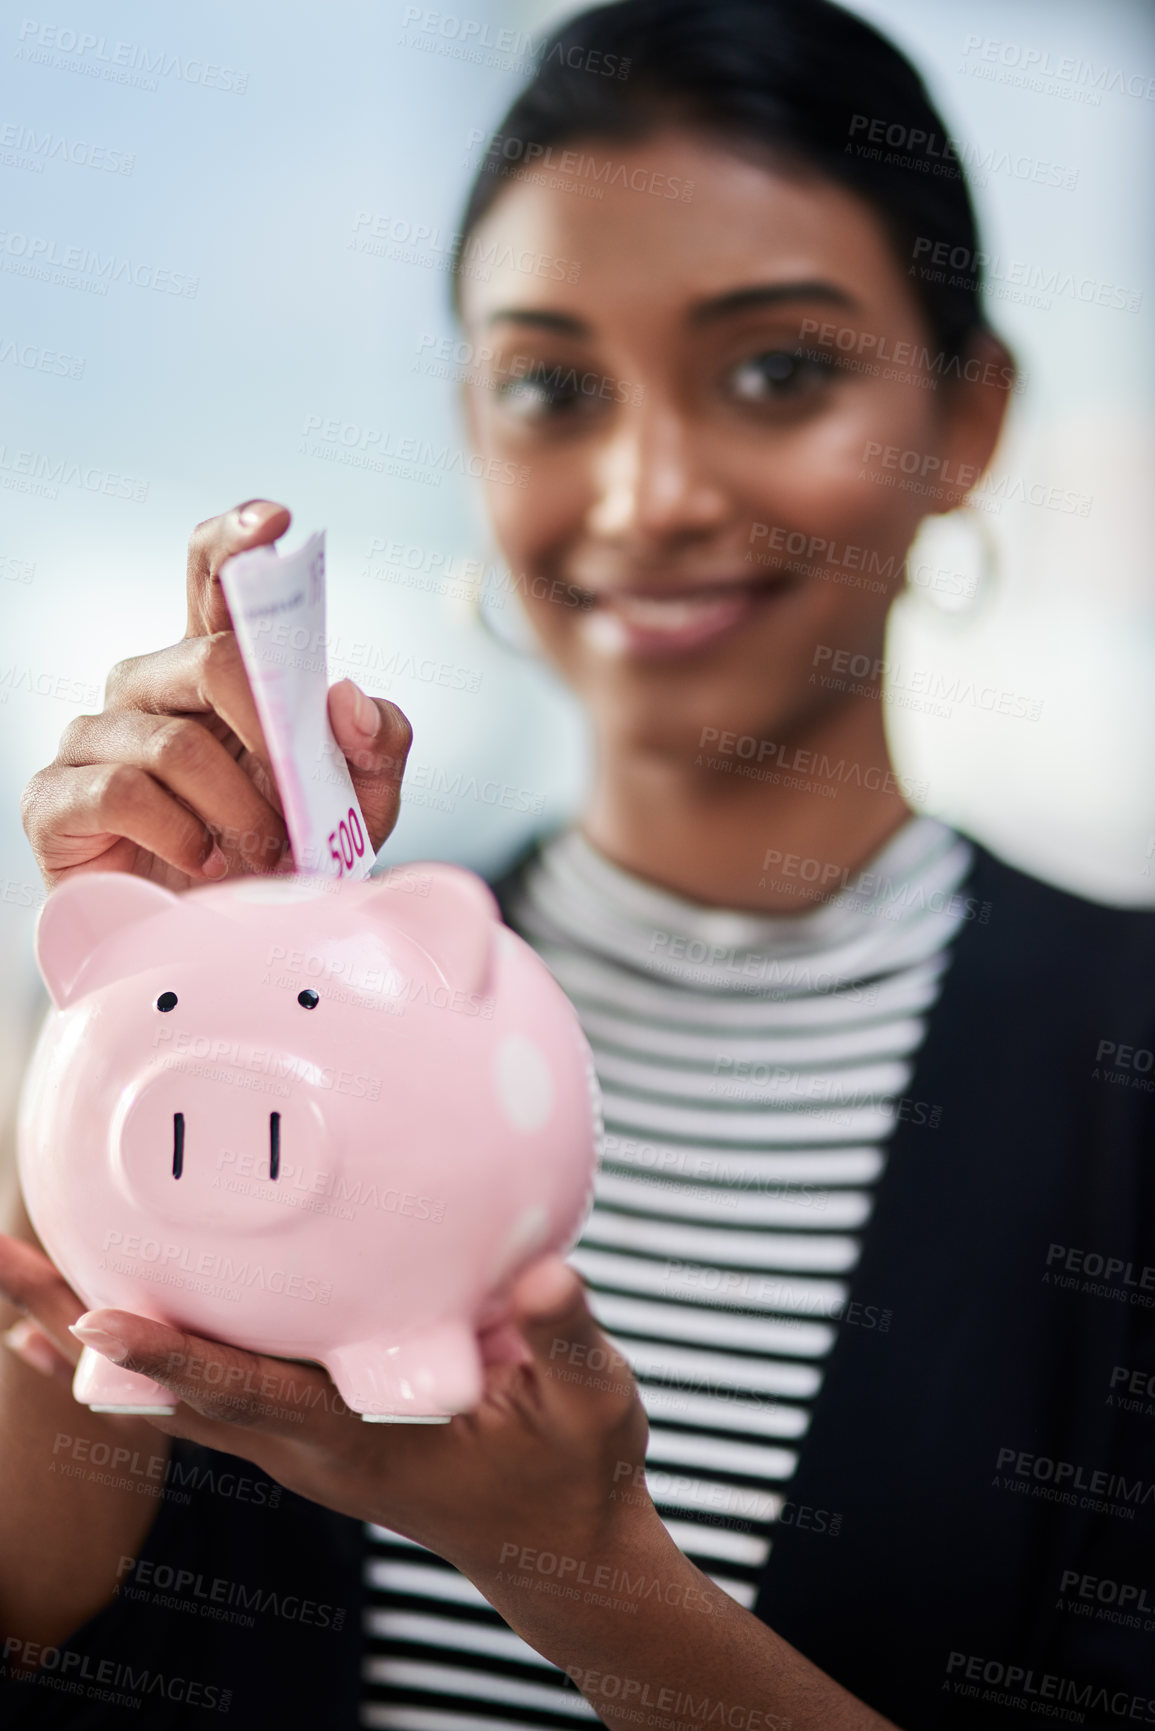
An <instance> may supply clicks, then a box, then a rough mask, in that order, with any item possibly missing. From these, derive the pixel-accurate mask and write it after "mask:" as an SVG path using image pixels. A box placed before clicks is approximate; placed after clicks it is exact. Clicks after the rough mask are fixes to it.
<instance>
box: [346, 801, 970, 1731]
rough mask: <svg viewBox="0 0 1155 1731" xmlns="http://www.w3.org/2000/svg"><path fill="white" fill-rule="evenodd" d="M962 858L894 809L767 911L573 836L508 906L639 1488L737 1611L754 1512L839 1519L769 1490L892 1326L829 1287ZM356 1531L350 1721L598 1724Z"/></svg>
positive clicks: (801, 1519)
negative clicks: (582, 1038) (628, 865)
mask: <svg viewBox="0 0 1155 1731" xmlns="http://www.w3.org/2000/svg"><path fill="white" fill-rule="evenodd" d="M970 857H971V849H970V847H969V845H968V844H967V842H966V841H965V840H963V839H962V838H961V837H959V836H958V835H957V834H955V832H954V831H952V830H950V829H948V828H947V827H946V826H945V825H943V824H942V823H940V822H938V821H937V820H936V819H934V818H931V817H926V816H917V817H913V818H911V819H909V820H908V821H907V822H906V823H905V824H904V826H903V827H902V828H901V829H900V830H899V831H898V832H897V833H896V835H895V836H894V837H892V839H891V840H890V842H889V843H888V844H887V845H886V847H885V848H883V850H882V851H881V852H880V853H879V854H878V855H877V856H876V857H875V859H874V860H873V861H871V863H870V865H869V866H868V867H866V868H864V869H863V870H862V871H861V872H859V873H856V874H854V875H853V877H852V878H850V879H849V880H848V881H847V882H846V883H845V884H844V886H843V887H842V888H841V889H840V891H839V893H838V894H836V895H835V896H834V897H833V898H831V899H830V900H828V901H825V902H823V903H822V904H821V905H818V906H814V905H809V906H807V904H806V903H801V904H800V905H801V907H802V908H803V909H805V911H800V912H798V913H797V914H772V915H764V914H752V913H736V912H729V911H726V910H724V909H717V908H707V907H702V906H700V905H698V904H695V903H692V902H689V901H686V900H684V899H683V898H682V897H680V896H675V895H672V894H670V893H669V892H667V891H665V890H661V889H658V888H656V887H655V886H654V885H653V884H649V883H646V882H644V881H642V880H640V879H638V878H636V877H633V876H632V875H631V874H629V873H627V872H625V871H623V870H621V869H620V868H619V867H617V866H615V865H614V864H612V863H611V862H610V861H609V860H607V859H605V858H604V857H603V856H602V855H600V854H598V853H597V852H596V851H595V850H594V849H593V848H592V847H591V846H590V844H589V843H588V842H587V841H586V840H585V839H584V837H582V836H581V835H580V833H578V832H577V831H576V830H570V831H566V832H564V833H563V834H561V835H559V836H557V837H555V838H554V839H553V840H552V841H549V842H547V843H546V844H545V846H544V847H543V848H542V849H541V850H540V851H539V852H538V853H537V854H535V855H533V856H531V858H530V860H529V862H528V863H527V865H526V866H525V868H524V869H523V870H522V872H521V873H520V874H519V876H518V878H517V880H516V882H515V884H514V887H513V893H512V896H511V898H510V899H509V903H508V917H509V921H510V924H511V925H512V926H513V927H514V929H515V930H517V931H519V932H520V933H521V935H522V936H523V937H524V938H525V939H526V940H527V941H528V942H529V943H530V944H532V946H533V947H534V949H535V950H536V951H537V952H538V954H539V955H540V956H541V957H542V958H543V960H544V961H545V962H546V963H547V965H548V966H549V968H550V969H551V971H552V972H553V973H554V975H555V977H556V978H557V980H558V981H559V982H560V984H561V985H562V986H563V987H564V989H565V991H566V992H567V994H568V995H569V997H570V999H571V1000H572V1002H573V1003H574V1005H575V1007H576V1009H577V1011H578V1014H579V1016H580V1018H581V1021H582V1025H583V1027H584V1029H585V1032H586V1035H587V1038H588V1039H589V1042H590V1045H591V1047H592V1049H593V1053H594V1059H595V1062H596V1065H597V1071H598V1076H599V1079H600V1081H601V1086H602V1091H603V1095H604V1104H605V1120H606V1146H605V1156H604V1159H603V1162H602V1167H601V1171H600V1174H599V1177H598V1182H597V1187H596V1196H595V1203H594V1207H593V1210H592V1212H591V1215H590V1218H589V1221H588V1222H587V1225H586V1228H585V1231H584V1232H583V1234H582V1236H581V1239H580V1241H579V1244H578V1247H577V1249H576V1250H575V1252H574V1255H573V1261H574V1263H575V1264H576V1266H577V1268H578V1269H579V1271H580V1272H581V1274H582V1275H583V1277H584V1278H585V1280H586V1282H587V1285H588V1287H589V1289H590V1298H591V1304H592V1308H593V1310H594V1312H595V1314H596V1316H597V1318H598V1320H599V1322H600V1323H601V1325H602V1327H603V1328H604V1329H605V1330H606V1332H607V1333H608V1334H609V1335H611V1337H612V1338H613V1340H614V1343H615V1345H616V1346H617V1347H618V1348H620V1350H621V1351H622V1352H623V1353H624V1354H625V1356H626V1357H627V1358H628V1359H629V1361H630V1363H631V1364H632V1366H633V1369H634V1372H635V1374H636V1376H637V1379H638V1383H639V1387H640V1390H641V1395H642V1399H643V1401H644V1404H645V1406H646V1409H647V1413H648V1416H649V1420H650V1441H649V1448H648V1453H647V1463H646V1475H647V1485H648V1488H649V1491H650V1494H651V1495H652V1496H653V1499H654V1502H655V1503H656V1505H657V1507H658V1510H659V1512H660V1514H661V1516H662V1518H663V1520H664V1522H665V1524H666V1526H667V1528H668V1529H669V1531H670V1533H671V1535H672V1536H673V1538H674V1540H675V1542H676V1543H677V1544H678V1545H679V1547H680V1548H681V1549H682V1550H683V1551H684V1552H685V1553H686V1554H687V1555H688V1556H689V1557H691V1558H692V1559H693V1560H694V1562H695V1563H696V1564H697V1565H698V1566H699V1568H701V1569H702V1570H703V1571H704V1572H705V1573H706V1574H707V1575H708V1576H710V1577H711V1579H712V1580H713V1581H714V1582H715V1583H716V1585H717V1586H718V1587H719V1588H720V1589H722V1590H724V1591H725V1592H727V1593H729V1594H731V1595H732V1596H733V1598H735V1599H736V1600H737V1601H738V1603H739V1604H741V1605H745V1606H750V1605H752V1604H753V1602H754V1599H755V1597H756V1593H757V1581H758V1576H759V1572H760V1570H761V1569H762V1566H763V1565H764V1563H765V1561H766V1558H767V1556H768V1555H769V1551H770V1546H771V1544H772V1542H773V1531H774V1525H775V1522H776V1521H777V1522H783V1521H794V1522H796V1523H797V1524H799V1525H802V1524H805V1525H807V1526H809V1527H810V1528H811V1530H813V1531H814V1534H815V1542H816V1543H821V1542H825V1539H826V1537H829V1536H834V1535H836V1533H837V1530H838V1521H839V1516H838V1511H837V1510H825V1509H812V1508H799V1507H796V1506H795V1505H794V1504H793V1503H792V1502H791V1500H790V1480H791V1478H792V1476H793V1474H794V1472H795V1469H796V1467H797V1463H798V1459H799V1451H800V1450H801V1449H802V1448H803V1447H804V1446H805V1439H806V1431H807V1427H808V1424H809V1420H810V1409H811V1405H812V1403H813V1401H814V1398H815V1396H816V1395H817V1393H818V1390H819V1389H820V1387H821V1384H822V1378H823V1367H824V1363H825V1361H826V1359H827V1357H828V1355H829V1353H830V1351H831V1347H832V1346H833V1343H834V1340H835V1338H836V1333H837V1331H838V1330H839V1329H840V1328H847V1327H860V1328H875V1329H878V1330H880V1331H885V1330H886V1329H887V1327H888V1325H889V1320H890V1318H889V1312H888V1310H887V1308H886V1295H885V1293H877V1294H875V1293H868V1294H864V1295H863V1297H862V1299H861V1300H856V1301H855V1303H854V1304H853V1305H850V1304H849V1302H848V1290H849V1279H850V1276H851V1274H852V1272H853V1270H854V1267H855V1264H856V1263H857V1261H858V1257H859V1253H860V1249H861V1242H862V1234H863V1232H864V1230H865V1229H866V1228H867V1225H868V1222H869V1219H870V1213H871V1208H872V1198H873V1191H874V1187H875V1185H876V1184H877V1181H878V1177H879V1174H880V1172H881V1171H882V1168H883V1165H884V1163H885V1159H886V1143H887V1141H888V1138H889V1135H890V1133H891V1131H892V1129H893V1128H894V1126H895V1124H896V1123H897V1122H898V1120H899V1119H900V1118H903V1117H910V1116H914V1117H920V1116H921V1118H922V1121H924V1122H928V1123H933V1114H934V1110H935V1108H934V1106H933V1104H932V1103H928V1102H923V1101H918V1100H913V1099H911V1098H910V1097H909V1096H908V1095H907V1093H906V1090H907V1087H908V1084H909V1082H910V1078H911V1075H912V1072H913V1067H914V1059H915V1056H916V1054H917V1051H918V1048H919V1046H920V1045H921V1043H922V1039H923V1035H924V1032H925V1027H926V1018H927V1014H928V1012H929V1010H930V1009H931V1008H932V1006H933V1004H934V1002H935V1000H936V998H937V996H938V993H939V989H940V985H941V981H942V977H943V973H944V970H945V968H946V965H947V962H948V959H949V955H950V945H951V940H952V939H953V937H954V935H955V933H956V931H957V930H958V928H959V926H960V925H961V923H962V922H963V920H964V919H965V918H966V917H968V904H967V903H966V901H965V900H964V899H963V897H962V896H961V895H960V894H959V893H958V892H959V888H960V885H961V884H962V882H963V880H964V878H965V876H966V874H967V871H968V868H969V864H970ZM808 863H809V862H805V861H802V862H798V864H797V867H796V870H797V871H798V874H799V876H798V880H797V881H798V882H799V884H800V886H805V879H804V877H803V873H804V870H805V866H806V865H807V864H808ZM782 881H783V883H786V882H787V881H795V880H793V879H791V880H787V879H783V880H782ZM368 1531H369V1539H370V1542H369V1545H368V1555H367V1563H366V1567H367V1571H368V1583H367V1587H368V1599H369V1608H368V1612H367V1630H366V1639H367V1648H366V1661H365V1684H364V1705H363V1708H362V1723H363V1724H365V1725H369V1726H390V1727H394V1728H396V1731H493V1728H494V1727H495V1726H514V1725H517V1726H540V1727H559V1726H571V1727H572V1726H573V1725H574V1724H575V1723H579V1722H585V1723H587V1724H596V1723H597V1722H598V1721H597V1718H596V1715H595V1713H594V1711H593V1709H592V1708H591V1707H589V1706H588V1704H587V1703H586V1702H585V1700H584V1699H583V1697H582V1696H581V1695H580V1694H578V1693H577V1691H576V1690H575V1689H574V1688H573V1687H572V1685H571V1684H570V1683H569V1682H568V1680H567V1679H566V1678H565V1677H564V1675H563V1673H562V1672H561V1671H560V1670H558V1669H557V1667H556V1666H554V1665H552V1664H550V1663H549V1662H548V1661H547V1660H545V1659H543V1658H542V1657H541V1656H540V1655H539V1654H537V1653H536V1652H535V1651H534V1650H533V1648H531V1647H529V1646H528V1645H527V1644H526V1643H525V1642H524V1641H522V1640H521V1639H520V1637H519V1636H517V1635H516V1634H514V1633H513V1631H512V1630H510V1629H509V1628H508V1627H507V1626H506V1624H505V1623H504V1622H503V1621H502V1619H501V1618H500V1617H499V1616H498V1615H497V1613H496V1612H495V1611H494V1610H493V1609H492V1607H490V1606H489V1605H488V1604H487V1602H486V1601H485V1600H484V1599H483V1598H482V1596H481V1594H480V1593H479V1592H478V1591H477V1589H476V1588H475V1587H474V1586H473V1585H472V1583H471V1582H469V1581H468V1580H467V1579H466V1578H465V1577H464V1576H463V1575H461V1574H460V1573H458V1571H457V1570H455V1569H453V1568H451V1567H450V1566H449V1565H448V1564H446V1563H444V1562H443V1561H441V1559H439V1558H437V1557H435V1556H434V1555H433V1554H432V1553H431V1552H429V1551H426V1550H424V1549H423V1548H422V1547H420V1546H418V1545H414V1544H413V1543H411V1542H410V1541H408V1540H405V1539H402V1538H400V1537H399V1536H398V1535H395V1534H392V1533H388V1532H386V1531H385V1530H383V1529H381V1528H376V1527H372V1528H369V1529H368Z"/></svg>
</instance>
